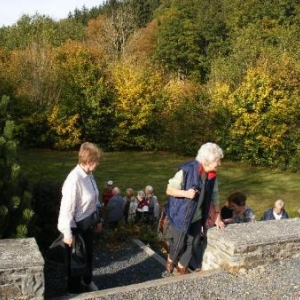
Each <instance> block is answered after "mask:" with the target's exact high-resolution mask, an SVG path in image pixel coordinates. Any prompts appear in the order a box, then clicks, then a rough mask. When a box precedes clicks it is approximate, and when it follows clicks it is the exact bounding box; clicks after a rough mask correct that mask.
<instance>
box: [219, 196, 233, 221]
mask: <svg viewBox="0 0 300 300" xmlns="http://www.w3.org/2000/svg"><path fill="white" fill-rule="evenodd" d="M232 216H233V209H232V203H231V201H230V200H229V198H227V199H226V203H225V205H224V206H222V208H221V219H222V220H223V222H224V220H226V219H231V218H232Z"/></svg>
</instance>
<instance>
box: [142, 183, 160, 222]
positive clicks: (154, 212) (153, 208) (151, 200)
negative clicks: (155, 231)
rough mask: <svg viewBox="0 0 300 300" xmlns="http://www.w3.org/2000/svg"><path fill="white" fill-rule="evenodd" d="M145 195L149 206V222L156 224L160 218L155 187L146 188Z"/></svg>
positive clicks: (148, 186)
mask: <svg viewBox="0 0 300 300" xmlns="http://www.w3.org/2000/svg"><path fill="white" fill-rule="evenodd" d="M145 195H146V200H147V201H148V205H149V221H150V222H151V223H155V222H157V221H158V219H159V217H160V215H159V203H158V199H157V197H156V196H155V195H154V193H153V187H152V186H151V185H147V186H146V188H145Z"/></svg>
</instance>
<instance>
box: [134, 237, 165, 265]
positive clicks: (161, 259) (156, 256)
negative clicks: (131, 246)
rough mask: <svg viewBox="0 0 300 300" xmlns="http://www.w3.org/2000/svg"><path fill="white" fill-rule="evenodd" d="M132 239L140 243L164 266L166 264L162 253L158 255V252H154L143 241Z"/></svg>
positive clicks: (140, 245)
mask: <svg viewBox="0 0 300 300" xmlns="http://www.w3.org/2000/svg"><path fill="white" fill-rule="evenodd" d="M132 241H133V242H134V243H135V244H136V245H138V246H139V247H140V248H141V249H142V250H144V251H145V252H146V253H147V254H148V255H149V256H150V257H153V258H154V259H156V260H157V261H158V262H159V263H160V264H162V265H163V266H165V265H166V260H165V259H163V258H162V257H161V256H160V255H158V254H157V253H156V252H154V251H153V250H152V249H151V248H150V247H148V246H146V245H145V244H144V243H143V242H141V241H140V240H138V239H132Z"/></svg>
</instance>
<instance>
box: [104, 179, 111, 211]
mask: <svg viewBox="0 0 300 300" xmlns="http://www.w3.org/2000/svg"><path fill="white" fill-rule="evenodd" d="M113 184H114V182H113V181H112V180H108V181H107V183H106V188H105V189H104V191H103V193H102V203H103V205H104V206H106V205H107V203H108V201H109V200H110V198H111V197H112V196H113V188H114V186H113Z"/></svg>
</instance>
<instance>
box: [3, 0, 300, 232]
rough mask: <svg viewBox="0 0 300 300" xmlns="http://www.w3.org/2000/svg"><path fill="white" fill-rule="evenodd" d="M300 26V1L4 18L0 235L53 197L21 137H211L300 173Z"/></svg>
mask: <svg viewBox="0 0 300 300" xmlns="http://www.w3.org/2000/svg"><path fill="white" fill-rule="evenodd" d="M299 28H300V1H299V0H272V1H271V0H248V1H242V0H197V1H196V0H107V1H106V2H105V3H104V4H103V5H99V6H98V7H94V8H92V9H86V8H85V7H83V8H82V9H76V10H75V11H74V12H70V14H69V16H68V18H66V19H62V20H59V21H54V20H53V19H51V18H50V17H48V16H44V15H39V14H36V15H33V16H29V15H23V16H22V17H21V18H20V19H19V20H18V21H17V22H16V23H15V24H13V25H12V26H7V27H6V26H4V27H1V28H0V128H1V132H0V175H1V176H0V178H1V180H0V194H1V201H0V202H1V203H0V217H1V218H0V228H1V230H0V238H1V237H7V236H17V237H20V236H26V235H27V234H28V228H27V224H28V223H29V222H30V220H32V218H33V216H34V214H35V211H36V209H35V208H34V205H35V204H36V203H41V202H39V201H40V199H42V200H43V202H42V204H39V205H40V206H41V205H44V204H45V205H46V204H48V199H49V200H51V199H53V197H52V196H53V195H51V194H48V196H47V195H45V193H46V192H45V190H43V191H42V189H43V187H44V188H46V189H48V190H49V191H50V190H54V189H53V188H51V184H49V183H47V184H44V186H42V184H41V183H39V185H38V186H37V188H38V190H34V188H32V187H30V184H29V183H28V182H27V180H26V178H24V177H22V175H21V173H20V164H19V163H18V159H17V157H18V156H17V152H18V149H20V148H21V149H22V150H26V149H52V150H60V151H67V150H68V151H69V150H77V149H78V146H79V145H80V144H81V143H82V142H83V141H91V142H94V143H97V144H98V145H99V146H100V147H101V148H102V149H103V150H104V151H111V152H113V151H128V150H135V151H136V150H137V151H143V150H144V151H154V150H158V151H168V152H173V153H178V154H180V155H188V156H194V155H195V152H196V150H197V149H198V148H199V146H200V145H201V144H202V143H204V142H208V141H212V142H216V143H218V144H220V146H221V147H222V148H223V150H224V153H225V158H226V160H228V161H238V162H242V163H247V164H249V165H252V166H258V167H268V168H273V169H279V170H288V171H292V172H297V171H298V165H299V160H300V143H299V141H300V98H299V92H300V30H299ZM60 184H61V183H60ZM43 203H44V204H43ZM2 204H3V205H2ZM32 207H33V209H32ZM43 209H44V208H43V207H42V206H41V210H42V211H43ZM55 222H56V220H55ZM16 223H20V224H21V225H19V226H18V227H17V228H16V227H13V224H16ZM9 224H12V225H9ZM10 227H11V228H10Z"/></svg>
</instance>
